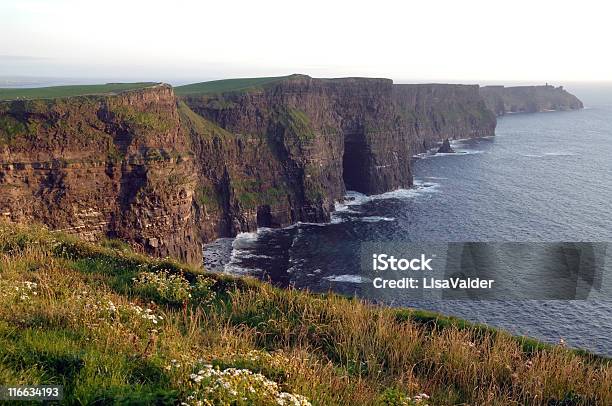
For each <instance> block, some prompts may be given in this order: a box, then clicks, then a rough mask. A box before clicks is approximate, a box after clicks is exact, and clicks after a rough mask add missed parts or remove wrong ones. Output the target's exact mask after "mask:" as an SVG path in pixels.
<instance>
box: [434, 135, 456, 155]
mask: <svg viewBox="0 0 612 406" xmlns="http://www.w3.org/2000/svg"><path fill="white" fill-rule="evenodd" d="M454 153H455V150H454V149H453V147H451V144H450V141H449V140H448V138H447V139H445V140H444V142H443V143H442V145H440V148H438V154H454Z"/></svg>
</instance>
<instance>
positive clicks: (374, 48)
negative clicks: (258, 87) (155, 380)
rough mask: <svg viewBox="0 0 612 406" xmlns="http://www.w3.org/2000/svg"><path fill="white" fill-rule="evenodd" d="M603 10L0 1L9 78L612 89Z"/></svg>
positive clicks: (519, 4) (586, 5)
mask: <svg viewBox="0 0 612 406" xmlns="http://www.w3.org/2000/svg"><path fill="white" fill-rule="evenodd" d="M611 12H612V8H611V6H609V5H607V4H606V2H605V1H592V0H582V1H571V2H565V1H562V0H557V1H548V0H529V1H524V0H514V1H503V2H502V1H495V0H488V1H485V0H482V1H481V0H477V1H470V0H463V1H441V0H427V1H425V0H422V1H397V0H396V1H387V0H374V1H360V0H353V1H343V0H336V1H334V0H324V1H321V0H304V1H299V2H298V1H291V0H285V1H266V0H260V1H253V0H251V1H236V0H217V1H211V2H209V1H187V0H183V1H181V0H174V1H167V0H165V1H158V0H146V1H141V0H105V1H83V0H55V1H51V0H46V1H45V0H2V1H0V16H1V17H2V25H1V26H0V76H19V77H28V76H33V77H61V78H85V79H87V78H89V79H92V80H93V79H97V78H105V79H109V80H111V79H117V80H154V81H166V82H170V83H175V84H180V83H182V82H183V83H186V82H190V81H198V80H210V79H219V78H229V77H250V76H278V75H285V74H290V73H304V74H308V75H311V76H315V77H339V76H373V77H388V78H392V79H394V80H395V81H396V82H407V81H452V82H465V83H473V82H477V83H478V82H495V81H500V82H510V81H534V82H543V81H548V82H553V83H554V82H556V83H562V82H564V81H572V82H575V81H608V80H612V52H610V40H611V39H612V23H610V16H611V15H612V13H611Z"/></svg>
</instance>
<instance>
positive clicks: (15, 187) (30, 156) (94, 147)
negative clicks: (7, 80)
mask: <svg viewBox="0 0 612 406" xmlns="http://www.w3.org/2000/svg"><path fill="white" fill-rule="evenodd" d="M494 129H495V116H494V114H493V113H492V112H490V111H489V110H488V109H487V108H486V106H485V103H484V100H483V99H482V97H481V96H480V94H479V89H478V86H462V85H394V84H393V83H392V82H391V81H390V80H387V79H365V78H348V79H313V78H310V77H308V76H303V75H293V76H290V77H288V78H287V79H285V80H282V81H279V82H277V83H273V84H269V85H266V86H262V87H260V88H256V89H249V90H248V91H236V92H229V93H224V94H195V95H193V94H192V95H189V96H184V97H176V96H175V95H174V93H173V90H172V88H171V87H169V86H167V85H158V86H154V87H151V88H147V89H142V90H134V91H128V92H124V93H120V94H118V95H112V96H88V97H72V98H66V99H55V100H44V101H43V100H35V101H13V102H4V103H0V191H1V192H2V193H1V194H0V217H2V218H5V219H6V220H9V221H14V222H39V223H44V224H47V225H48V226H50V227H52V228H55V229H63V230H66V231H69V232H72V233H76V234H80V235H82V236H85V237H88V238H91V239H98V238H101V237H105V236H108V237H118V238H122V239H125V240H127V241H129V242H131V243H133V244H134V245H136V246H139V247H141V249H142V250H144V251H147V252H149V253H151V254H154V255H158V256H167V255H168V256H175V257H179V258H181V259H183V260H186V261H189V262H195V263H197V262H199V261H201V255H202V254H201V244H202V243H203V242H206V241H210V240H212V239H214V238H217V237H220V236H233V235H236V234H237V233H239V232H242V231H251V230H255V229H256V228H257V227H258V226H260V227H261V226H265V227H280V226H285V225H288V224H291V223H294V222H297V221H309V222H323V221H328V220H329V217H330V213H331V211H332V210H333V206H334V201H336V200H339V199H342V197H343V195H344V193H345V191H346V189H347V188H349V189H352V190H357V191H360V192H363V193H368V194H372V193H380V192H385V191H389V190H392V189H396V188H399V187H409V186H411V185H412V176H411V172H410V158H411V157H412V155H413V154H416V153H418V152H422V151H424V150H426V149H428V148H431V147H432V146H434V145H436V143H439V142H440V141H442V140H446V139H453V138H467V137H474V136H487V135H493V133H494Z"/></svg>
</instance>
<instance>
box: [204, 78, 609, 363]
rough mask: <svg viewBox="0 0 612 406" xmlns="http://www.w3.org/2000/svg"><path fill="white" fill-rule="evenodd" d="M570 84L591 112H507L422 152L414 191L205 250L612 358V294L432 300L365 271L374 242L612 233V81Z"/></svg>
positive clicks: (592, 238) (235, 266) (277, 278)
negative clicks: (489, 125) (441, 148)
mask: <svg viewBox="0 0 612 406" xmlns="http://www.w3.org/2000/svg"><path fill="white" fill-rule="evenodd" d="M569 90H570V91H571V92H574V93H575V94H576V95H577V96H578V97H580V98H581V99H582V100H583V102H584V103H585V109H583V110H579V111H570V112H544V113H535V114H512V115H507V116H504V117H501V118H499V120H498V126H497V130H496V136H495V137H490V138H480V139H471V140H462V141H455V142H453V147H454V148H455V150H456V151H457V152H458V153H457V154H450V155H449V154H442V155H427V156H424V157H421V158H419V159H415V161H414V163H413V172H414V177H415V187H414V188H412V189H409V190H396V191H392V192H389V193H385V194H382V195H376V196H365V195H362V194H359V193H356V192H351V191H349V192H347V196H346V200H345V201H344V202H339V203H338V204H337V205H336V212H335V213H334V215H333V217H332V221H331V222H330V223H328V224H303V223H301V224H297V225H294V226H291V227H287V228H284V229H274V230H273V229H259V230H258V231H257V232H256V233H243V234H240V235H238V236H237V237H236V238H223V239H219V240H217V241H215V242H214V243H211V244H209V245H207V246H206V247H205V249H204V255H205V265H206V266H207V267H208V268H209V269H212V270H215V271H223V272H228V273H232V274H238V275H244V274H249V275H255V276H257V277H261V278H264V279H267V280H270V281H271V282H273V283H277V284H279V285H282V286H288V285H292V286H295V287H296V288H299V289H309V290H311V291H316V292H324V291H328V290H332V291H335V292H339V293H343V294H346V295H356V296H359V297H363V298H365V299H368V300H372V301H374V302H377V303H383V304H386V305H391V306H409V307H415V308H422V309H428V310H433V311H437V312H440V313H443V314H448V315H454V316H458V317H461V318H464V319H467V320H471V321H474V322H479V323H485V324H488V325H491V326H495V327H499V328H503V329H506V330H508V331H509V332H511V333H513V334H518V335H526V336H530V337H535V338H538V339H540V340H543V341H546V342H551V343H558V342H559V341H560V340H561V339H563V340H564V341H565V342H566V343H567V345H569V346H572V347H576V348H583V349H586V350H589V351H592V352H595V353H598V354H603V355H608V356H612V298H609V299H610V300H607V298H604V300H601V299H598V300H588V301H586V300H572V301H567V300H522V301H516V300H475V301H470V300H426V299H423V298H418V297H417V298H415V297H413V295H411V294H410V292H406V291H401V290H398V291H395V292H393V293H392V294H386V295H385V297H379V296H375V294H373V293H372V289H368V288H367V286H366V285H371V280H370V279H368V278H365V277H363V275H361V271H360V268H359V249H360V247H361V244H362V243H364V242H366V241H383V242H384V241H398V240H401V241H413V242H419V241H438V242H442V241H457V242H460V241H483V242H487V241H489V242H502V241H508V242H512V241H516V242H557V241H589V242H610V241H612V214H611V212H610V210H611V208H612V204H611V202H612V142H611V141H612V89H610V88H609V87H608V88H605V87H598V86H590V87H587V86H583V87H578V86H576V87H574V88H571V89H569Z"/></svg>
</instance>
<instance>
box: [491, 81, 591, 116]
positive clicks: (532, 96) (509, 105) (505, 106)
mask: <svg viewBox="0 0 612 406" xmlns="http://www.w3.org/2000/svg"><path fill="white" fill-rule="evenodd" d="M480 93H481V94H482V97H483V98H484V100H485V102H486V104H487V107H488V108H489V109H490V110H491V111H493V112H495V114H496V115H498V116H503V115H504V114H506V113H537V112H541V111H551V110H578V109H581V108H583V107H584V106H583V105H582V102H581V101H580V100H579V99H578V98H577V97H576V96H574V95H573V94H571V93H569V92H568V91H566V90H565V89H563V87H562V86H559V87H554V86H550V85H545V86H516V87H504V86H484V87H482V88H480Z"/></svg>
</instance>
